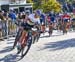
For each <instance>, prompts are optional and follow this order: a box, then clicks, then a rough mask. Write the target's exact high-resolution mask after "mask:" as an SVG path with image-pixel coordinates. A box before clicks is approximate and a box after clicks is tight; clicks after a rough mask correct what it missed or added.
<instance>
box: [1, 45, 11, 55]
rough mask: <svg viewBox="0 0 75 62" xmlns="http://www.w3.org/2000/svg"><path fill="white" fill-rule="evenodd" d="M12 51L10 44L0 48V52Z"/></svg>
mask: <svg viewBox="0 0 75 62" xmlns="http://www.w3.org/2000/svg"><path fill="white" fill-rule="evenodd" d="M10 51H12V46H8V47H5V48H4V49H3V50H0V54H2V53H7V52H10Z"/></svg>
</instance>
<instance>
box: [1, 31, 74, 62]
mask: <svg viewBox="0 0 75 62" xmlns="http://www.w3.org/2000/svg"><path fill="white" fill-rule="evenodd" d="M13 41H14V40H13V38H11V39H10V40H5V41H1V42H0V62H75V32H70V33H68V34H66V35H62V34H60V33H58V32H57V31H54V33H53V35H52V36H51V37H48V33H45V35H43V34H42V35H41V38H40V40H39V42H37V43H35V44H33V45H32V46H31V49H30V51H29V52H28V54H27V55H26V56H25V57H24V58H23V59H22V60H20V61H17V60H18V58H19V57H17V55H16V49H14V50H13V51H11V48H12V45H13Z"/></svg>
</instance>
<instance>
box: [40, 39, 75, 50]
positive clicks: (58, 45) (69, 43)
mask: <svg viewBox="0 0 75 62" xmlns="http://www.w3.org/2000/svg"><path fill="white" fill-rule="evenodd" d="M69 47H75V38H73V39H68V40H63V41H57V42H50V43H47V44H45V45H44V47H43V48H41V49H40V50H44V49H49V50H50V51H56V50H60V49H66V48H69Z"/></svg>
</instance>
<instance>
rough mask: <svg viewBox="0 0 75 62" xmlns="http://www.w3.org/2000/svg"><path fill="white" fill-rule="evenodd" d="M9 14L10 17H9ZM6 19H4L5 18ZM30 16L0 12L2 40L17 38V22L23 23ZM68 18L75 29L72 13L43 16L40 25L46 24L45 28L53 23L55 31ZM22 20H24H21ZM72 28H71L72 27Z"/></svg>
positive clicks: (0, 37) (12, 12)
mask: <svg viewBox="0 0 75 62" xmlns="http://www.w3.org/2000/svg"><path fill="white" fill-rule="evenodd" d="M8 14H9V15H8ZM2 15H3V17H4V18H5V19H3V17H2ZM26 15H27V16H28V14H25V13H24V12H23V13H18V14H16V13H14V11H12V10H11V11H10V12H5V13H4V12H2V11H0V39H4V38H9V37H12V36H15V35H16V34H17V31H18V26H17V25H16V24H15V22H17V21H18V22H22V21H23V20H24V19H25V16H26ZM62 16H63V17H62ZM66 17H68V18H69V20H70V21H71V22H72V24H71V25H73V24H74V25H73V27H74V29H75V14H73V13H72V14H71V13H69V14H68V13H59V14H57V15H56V14H54V13H49V14H43V13H42V14H41V16H40V24H42V22H43V23H45V26H46V27H48V25H49V23H50V22H51V21H52V22H53V27H54V28H55V29H57V28H58V26H60V24H62V19H64V18H66ZM21 19H22V20H21ZM70 27H71V26H70Z"/></svg>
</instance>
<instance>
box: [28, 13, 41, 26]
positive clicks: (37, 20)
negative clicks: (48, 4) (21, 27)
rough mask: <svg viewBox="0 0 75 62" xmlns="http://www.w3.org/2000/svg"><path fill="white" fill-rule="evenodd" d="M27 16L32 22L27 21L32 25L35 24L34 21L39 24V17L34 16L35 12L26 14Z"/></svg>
mask: <svg viewBox="0 0 75 62" xmlns="http://www.w3.org/2000/svg"><path fill="white" fill-rule="evenodd" d="M28 18H29V19H30V20H31V22H33V23H31V22H29V21H28V23H30V24H32V25H33V24H35V23H38V24H40V18H39V17H38V18H35V14H30V15H29V16H28Z"/></svg>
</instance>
